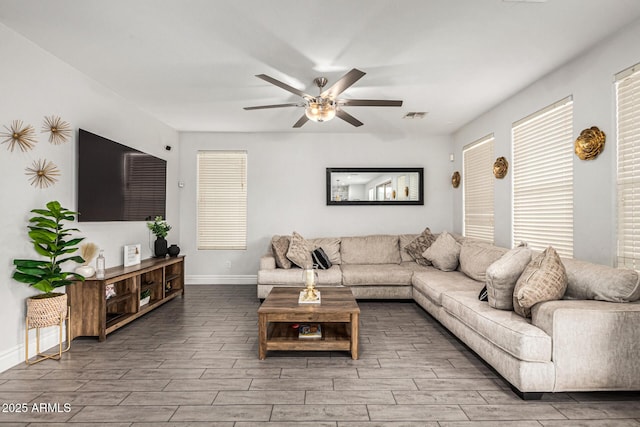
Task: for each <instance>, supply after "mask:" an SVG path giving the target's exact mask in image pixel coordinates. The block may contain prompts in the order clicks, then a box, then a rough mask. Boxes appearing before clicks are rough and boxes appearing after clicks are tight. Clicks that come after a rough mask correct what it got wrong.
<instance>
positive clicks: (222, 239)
mask: <svg viewBox="0 0 640 427" xmlns="http://www.w3.org/2000/svg"><path fill="white" fill-rule="evenodd" d="M197 191H198V194H197V204H198V207H197V211H198V218H197V222H198V224H197V228H198V230H197V237H198V249H246V248H247V153H246V152H245V151H199V152H198V190H197Z"/></svg>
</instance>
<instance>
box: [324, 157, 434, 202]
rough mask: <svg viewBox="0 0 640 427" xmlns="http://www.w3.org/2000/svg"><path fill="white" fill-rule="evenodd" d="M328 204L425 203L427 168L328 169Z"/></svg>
mask: <svg viewBox="0 0 640 427" xmlns="http://www.w3.org/2000/svg"><path fill="white" fill-rule="evenodd" d="M326 198H327V206H339V205H424V168H420V167H380V168H367V167H341V168H327V171H326Z"/></svg>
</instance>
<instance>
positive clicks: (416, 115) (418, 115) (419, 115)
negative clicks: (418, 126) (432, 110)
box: [403, 111, 427, 119]
mask: <svg viewBox="0 0 640 427" xmlns="http://www.w3.org/2000/svg"><path fill="white" fill-rule="evenodd" d="M426 115H427V112H426V111H411V112H409V113H407V114H405V115H404V117H403V119H424V116H426Z"/></svg>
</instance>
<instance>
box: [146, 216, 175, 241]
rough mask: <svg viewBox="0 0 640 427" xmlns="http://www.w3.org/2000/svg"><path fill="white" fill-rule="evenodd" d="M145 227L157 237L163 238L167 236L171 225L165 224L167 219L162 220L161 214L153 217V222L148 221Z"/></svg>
mask: <svg viewBox="0 0 640 427" xmlns="http://www.w3.org/2000/svg"><path fill="white" fill-rule="evenodd" d="M147 227H149V230H151V232H152V233H153V234H154V235H155V236H156V237H157V238H162V239H164V238H165V237H167V234H168V233H169V230H171V226H170V225H169V224H167V221H164V220H163V219H162V217H161V216H157V217H155V219H154V221H153V222H148V223H147Z"/></svg>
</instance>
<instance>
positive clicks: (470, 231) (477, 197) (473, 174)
mask: <svg viewBox="0 0 640 427" xmlns="http://www.w3.org/2000/svg"><path fill="white" fill-rule="evenodd" d="M493 145H494V137H493V135H489V136H486V137H484V138H482V139H480V140H478V141H476V142H473V143H471V144H469V145H468V146H466V147H465V148H464V149H463V150H462V162H463V174H462V187H463V190H464V191H463V210H464V231H463V233H464V235H465V236H466V237H472V238H475V239H479V240H485V241H487V242H491V243H493V228H494V223H493V215H494V208H493V181H494V177H493Z"/></svg>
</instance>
